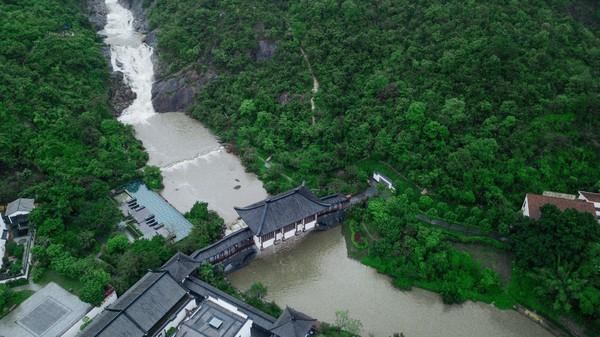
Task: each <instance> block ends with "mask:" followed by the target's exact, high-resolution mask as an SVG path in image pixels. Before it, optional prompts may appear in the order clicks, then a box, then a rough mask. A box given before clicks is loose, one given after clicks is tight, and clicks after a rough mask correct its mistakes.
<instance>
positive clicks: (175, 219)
mask: <svg viewBox="0 0 600 337" xmlns="http://www.w3.org/2000/svg"><path fill="white" fill-rule="evenodd" d="M125 190H126V191H127V193H129V195H131V196H132V197H134V198H136V199H137V202H138V204H139V205H141V206H144V207H146V208H147V209H148V211H150V213H152V214H154V216H155V218H156V221H157V222H158V223H161V224H163V225H165V227H166V228H167V229H168V230H169V231H170V232H171V233H173V234H175V241H179V240H181V239H183V238H184V237H186V236H187V235H188V234H189V233H190V231H191V230H192V223H191V222H189V221H188V220H187V219H186V218H185V217H184V216H183V214H181V213H179V211H178V210H176V209H175V207H173V206H171V204H169V203H168V202H167V201H166V200H165V199H164V198H163V197H161V196H160V195H159V194H158V193H156V192H154V191H152V190H150V189H148V187H146V185H145V184H144V183H142V182H139V181H136V182H131V183H129V184H127V185H126V186H125Z"/></svg>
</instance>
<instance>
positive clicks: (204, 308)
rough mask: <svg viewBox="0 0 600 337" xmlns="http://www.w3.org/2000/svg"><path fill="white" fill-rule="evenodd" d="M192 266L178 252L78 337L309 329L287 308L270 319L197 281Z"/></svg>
mask: <svg viewBox="0 0 600 337" xmlns="http://www.w3.org/2000/svg"><path fill="white" fill-rule="evenodd" d="M193 261H194V259H193V258H192V257H190V256H187V255H185V254H181V253H178V254H176V255H175V256H173V257H172V258H171V259H170V260H169V261H168V262H167V263H166V264H165V265H164V266H163V268H162V269H161V270H160V271H151V272H148V273H147V274H146V275H145V276H144V277H142V279H140V280H139V281H138V282H136V284H134V285H133V286H132V287H131V288H130V289H129V290H127V291H126V292H125V293H124V294H123V295H122V296H121V297H120V298H119V299H118V300H117V301H116V302H115V303H114V304H112V305H110V306H109V307H108V308H107V309H105V310H104V312H102V313H101V314H100V315H98V316H97V317H96V318H94V319H93V321H92V323H91V324H90V325H89V326H88V327H87V328H86V329H85V330H84V331H82V332H81V333H80V335H79V336H81V337H163V336H165V334H166V331H168V330H169V329H175V331H176V332H175V336H176V337H294V336H300V335H298V333H301V332H302V331H304V332H305V334H304V335H302V336H305V335H306V332H308V331H310V329H311V328H312V327H314V325H315V322H316V321H315V320H314V319H312V318H310V317H308V316H306V315H304V314H302V313H300V312H297V311H295V310H293V309H289V308H286V310H285V311H284V312H283V314H282V315H281V317H280V318H279V319H275V318H274V317H272V316H270V315H268V314H266V313H264V312H262V311H260V310H258V309H256V308H254V307H252V306H251V305H248V304H247V303H245V302H243V301H241V300H239V299H237V298H235V297H233V296H231V295H229V294H227V293H224V292H223V291H221V290H219V289H217V288H215V287H213V286H211V285H209V284H207V283H205V282H203V281H201V280H199V279H197V278H196V277H194V276H192V274H193V272H194V270H195V268H194V269H192V268H191V267H192V266H193V265H194V263H193ZM196 265H197V264H196ZM292 331H293V333H294V334H293V335H290V334H289V333H290V332H292Z"/></svg>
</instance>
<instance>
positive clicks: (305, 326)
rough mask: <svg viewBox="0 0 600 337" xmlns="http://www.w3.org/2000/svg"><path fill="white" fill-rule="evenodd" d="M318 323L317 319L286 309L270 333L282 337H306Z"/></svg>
mask: <svg viewBox="0 0 600 337" xmlns="http://www.w3.org/2000/svg"><path fill="white" fill-rule="evenodd" d="M316 323H317V320H316V319H314V318H312V317H309V316H308V315H306V314H303V313H301V312H299V311H296V310H294V309H292V308H289V307H286V308H285V310H284V311H283V313H281V316H279V318H278V319H277V321H276V322H275V323H274V324H273V327H271V329H270V331H271V332H272V333H274V334H275V335H277V336H280V337H305V336H307V335H308V332H309V331H310V329H311V328H313V327H314V326H315V324H316Z"/></svg>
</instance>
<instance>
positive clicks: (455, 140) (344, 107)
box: [146, 0, 600, 231]
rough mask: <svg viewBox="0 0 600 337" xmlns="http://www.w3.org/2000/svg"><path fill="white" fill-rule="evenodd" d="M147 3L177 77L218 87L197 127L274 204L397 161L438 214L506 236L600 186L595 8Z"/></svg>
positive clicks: (203, 96)
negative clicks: (260, 183) (518, 219)
mask: <svg viewBox="0 0 600 337" xmlns="http://www.w3.org/2000/svg"><path fill="white" fill-rule="evenodd" d="M146 3H147V4H148V6H149V8H151V10H150V13H151V14H150V24H151V27H153V28H159V29H158V30H157V32H158V48H159V52H160V57H161V59H162V60H163V62H164V64H167V65H169V66H170V69H169V70H170V71H171V72H175V71H178V70H181V69H185V68H188V67H193V68H195V69H197V70H198V71H200V72H202V71H207V70H208V69H211V70H214V71H216V73H217V79H216V80H214V81H212V82H211V83H210V84H209V85H208V86H207V87H206V88H204V89H203V90H202V91H201V93H200V97H199V98H198V103H197V105H196V106H195V108H194V109H193V111H192V114H193V115H194V116H195V117H197V118H198V119H200V120H201V121H202V122H204V123H206V124H207V125H209V126H210V127H212V128H213V129H214V130H215V131H216V132H218V133H219V134H220V135H221V136H222V137H224V138H225V139H226V140H229V141H233V142H235V144H236V145H237V147H238V150H239V151H240V153H241V155H242V158H243V159H244V160H245V161H246V162H247V163H248V164H249V166H250V167H251V169H252V170H254V171H257V172H259V173H261V174H262V175H263V176H264V178H265V181H266V186H267V188H268V189H269V190H270V191H271V192H273V191H278V190H282V189H285V188H288V187H290V186H292V185H294V184H296V183H299V182H301V181H303V180H306V181H307V183H309V184H310V185H311V186H319V187H323V188H325V189H329V190H343V191H353V190H356V188H357V185H356V183H357V181H360V180H362V179H363V178H364V177H361V176H360V175H359V174H358V172H359V170H358V169H357V163H358V162H359V161H360V160H361V159H364V158H371V159H383V160H385V161H386V162H388V163H389V164H391V165H392V166H393V167H394V168H395V169H396V170H397V171H399V172H400V173H401V174H403V175H404V176H406V177H407V178H408V179H409V180H411V181H412V182H413V183H414V184H416V185H417V186H420V187H422V188H426V189H427V190H428V193H429V194H430V195H431V196H433V197H434V199H435V200H436V202H437V203H441V205H442V206H444V207H439V208H440V209H442V208H445V209H447V208H448V207H447V206H446V204H450V205H451V206H452V207H451V208H452V209H453V211H452V212H451V213H449V214H439V213H438V214H437V215H439V216H443V217H445V218H447V219H450V220H454V221H462V222H468V223H471V224H476V225H480V226H483V227H485V228H496V229H500V230H501V231H506V230H507V228H508V224H509V223H511V222H512V221H513V217H514V212H515V210H516V209H518V208H519V206H520V203H521V201H522V198H523V193H524V192H527V191H532V192H541V191H542V190H558V191H562V192H574V191H576V190H577V189H587V190H597V189H598V188H599V187H600V186H599V184H598V182H599V180H600V170H598V169H597V167H598V164H599V163H600V158H599V156H598V151H599V146H600V139H599V137H598V132H596V130H597V129H598V127H599V126H600V119H599V118H598V111H599V109H600V82H599V81H598V80H597V79H598V78H599V77H600V38H599V36H600V35H599V34H598V28H597V27H598V26H597V25H595V24H594V23H595V22H597V20H599V17H598V16H599V14H598V13H599V12H598V10H597V6H596V5H595V4H594V3H593V2H589V1H566V0H545V1H544V0H535V1H467V2H464V1H450V2H446V1H434V0H427V1H417V2H415V1H404V0H394V1H391V0H383V1H356V0H345V1H335V0H311V1H267V0H243V1H242V0H232V1H216V0H200V1H199V0H176V1H146ZM586 6H587V7H586ZM582 8H584V9H585V8H591V10H582ZM303 52H304V54H305V55H306V58H304V57H303ZM313 74H314V77H315V79H316V80H317V81H318V84H319V86H318V90H316V91H317V92H316V93H313V85H314V79H313V77H312V75H313ZM313 95H314V109H311V98H312V96H313ZM268 157H272V161H273V165H272V166H271V169H269V170H265V169H264V165H263V162H262V160H264V159H266V158H268ZM280 173H284V175H281V174H280ZM288 176H291V177H292V178H293V179H295V181H290V180H288V179H287V177H288ZM436 205H437V204H434V205H433V206H434V208H435V206H436ZM466 220H467V221H466Z"/></svg>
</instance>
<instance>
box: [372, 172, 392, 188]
mask: <svg viewBox="0 0 600 337" xmlns="http://www.w3.org/2000/svg"><path fill="white" fill-rule="evenodd" d="M373 180H375V181H376V182H378V183H381V184H383V185H385V187H387V188H388V189H389V190H392V191H395V190H396V188H395V187H394V182H393V181H392V179H390V178H388V177H386V176H384V175H383V174H381V173H379V172H373Z"/></svg>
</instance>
